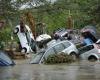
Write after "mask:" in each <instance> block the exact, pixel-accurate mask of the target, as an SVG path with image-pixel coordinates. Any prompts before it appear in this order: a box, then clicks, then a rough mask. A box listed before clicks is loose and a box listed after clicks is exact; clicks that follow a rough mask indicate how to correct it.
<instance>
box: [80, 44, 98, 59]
mask: <svg viewBox="0 0 100 80" xmlns="http://www.w3.org/2000/svg"><path fill="white" fill-rule="evenodd" d="M79 54H80V58H81V59H83V60H89V61H97V60H99V59H100V44H92V45H88V46H84V47H82V48H80V49H79Z"/></svg>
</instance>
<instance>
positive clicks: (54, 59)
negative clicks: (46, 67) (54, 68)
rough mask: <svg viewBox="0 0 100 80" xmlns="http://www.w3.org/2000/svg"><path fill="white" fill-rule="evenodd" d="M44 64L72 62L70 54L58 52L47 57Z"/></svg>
mask: <svg viewBox="0 0 100 80" xmlns="http://www.w3.org/2000/svg"><path fill="white" fill-rule="evenodd" d="M44 62H45V63H46V64H48V63H49V64H56V63H71V62H74V60H73V59H72V57H71V56H70V55H67V54H64V53H60V54H52V55H49V56H48V57H47V59H45V61H44Z"/></svg>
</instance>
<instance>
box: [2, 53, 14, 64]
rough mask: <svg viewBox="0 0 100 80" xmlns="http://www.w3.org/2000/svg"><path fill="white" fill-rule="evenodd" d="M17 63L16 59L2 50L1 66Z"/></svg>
mask: <svg viewBox="0 0 100 80" xmlns="http://www.w3.org/2000/svg"><path fill="white" fill-rule="evenodd" d="M10 65H15V63H14V61H13V60H11V58H10V57H9V56H8V55H7V54H6V53H5V52H3V51H0V66H10Z"/></svg>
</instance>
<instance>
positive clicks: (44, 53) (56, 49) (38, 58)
mask: <svg viewBox="0 0 100 80" xmlns="http://www.w3.org/2000/svg"><path fill="white" fill-rule="evenodd" d="M62 52H63V53H65V54H68V55H71V56H73V58H76V57H77V54H78V50H77V48H76V46H75V45H74V44H73V43H71V42H70V41H68V40H65V41H60V42H58V43H55V44H54V45H52V46H49V47H47V49H42V50H41V51H40V52H38V53H37V54H36V55H35V57H34V58H33V59H32V60H31V62H30V63H37V64H40V63H42V62H43V61H44V59H47V57H48V56H49V55H52V54H59V53H62Z"/></svg>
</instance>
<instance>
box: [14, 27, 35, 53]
mask: <svg viewBox="0 0 100 80" xmlns="http://www.w3.org/2000/svg"><path fill="white" fill-rule="evenodd" d="M14 33H15V34H17V36H18V38H19V41H20V44H21V47H22V49H21V52H23V53H30V52H32V51H33V50H34V49H35V41H34V36H33V34H32V31H31V30H30V28H29V26H27V25H25V32H21V31H20V25H17V26H16V27H15V29H14Z"/></svg>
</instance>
